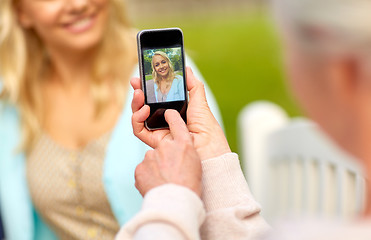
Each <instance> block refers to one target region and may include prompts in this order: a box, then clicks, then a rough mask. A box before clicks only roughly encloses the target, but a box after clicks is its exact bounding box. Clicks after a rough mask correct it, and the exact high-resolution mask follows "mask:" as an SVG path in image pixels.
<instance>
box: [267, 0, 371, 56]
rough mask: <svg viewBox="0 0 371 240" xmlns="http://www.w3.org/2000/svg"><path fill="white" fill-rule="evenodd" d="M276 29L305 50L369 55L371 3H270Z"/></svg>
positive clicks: (344, 0)
mask: <svg viewBox="0 0 371 240" xmlns="http://www.w3.org/2000/svg"><path fill="white" fill-rule="evenodd" d="M272 1H273V7H274V13H275V15H276V19H277V20H278V21H279V23H280V25H281V26H282V27H284V28H288V30H289V31H291V32H292V33H293V34H294V36H295V37H296V38H297V39H298V40H299V41H300V43H303V44H306V46H307V47H311V48H313V47H314V48H318V47H320V48H321V47H324V48H326V49H329V48H331V49H337V50H339V49H340V50H343V51H359V50H360V51H362V52H365V51H367V52H371V0H272Z"/></svg>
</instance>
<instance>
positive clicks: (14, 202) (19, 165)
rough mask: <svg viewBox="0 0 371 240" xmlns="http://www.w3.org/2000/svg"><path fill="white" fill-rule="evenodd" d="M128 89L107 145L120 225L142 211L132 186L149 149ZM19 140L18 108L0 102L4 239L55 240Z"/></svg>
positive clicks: (106, 173)
mask: <svg viewBox="0 0 371 240" xmlns="http://www.w3.org/2000/svg"><path fill="white" fill-rule="evenodd" d="M187 60H188V65H189V66H191V67H192V68H193V71H194V73H195V75H196V76H197V77H198V78H199V79H202V77H201V75H200V74H199V72H198V71H197V69H196V68H195V66H194V65H193V63H192V62H191V60H190V59H187ZM134 76H139V72H138V71H136V73H135V74H134ZM205 87H206V94H207V98H208V103H209V105H210V108H211V109H212V112H213V113H214V115H215V117H216V119H217V120H219V122H220V121H221V117H220V114H219V110H218V108H217V107H216V106H217V105H216V102H215V99H214V98H213V96H212V94H211V92H210V91H209V90H208V88H207V86H206V85H205ZM128 88H129V89H130V90H129V91H128V93H127V99H126V101H125V105H124V108H123V111H122V114H121V116H120V118H119V120H118V122H117V124H116V126H115V128H114V130H113V132H112V135H111V139H110V140H109V143H108V146H107V151H106V156H105V159H104V166H103V179H102V181H103V185H104V189H105V192H106V194H107V198H108V201H109V203H110V205H111V208H112V212H113V214H114V216H115V218H116V219H117V221H118V222H119V224H120V225H123V224H125V223H126V222H127V221H128V220H129V219H130V218H131V217H133V216H134V215H135V214H136V213H137V212H138V211H139V210H140V208H141V205H142V197H141V195H140V194H139V192H138V191H137V189H136V188H135V186H134V183H135V179H134V172H135V168H136V166H137V165H138V163H140V162H141V161H142V160H143V158H144V155H145V153H146V152H147V150H148V149H149V147H148V146H146V145H145V144H144V143H142V142H141V141H140V140H139V139H138V138H136V137H135V136H134V134H133V130H132V125H131V116H132V112H131V106H130V105H131V100H132V96H133V92H134V91H133V90H132V88H131V87H129V86H128ZM0 90H1V81H0ZM220 123H221V122H220ZM20 138H21V129H20V118H19V113H18V111H17V109H16V108H15V107H14V106H10V105H5V104H3V103H2V102H0V209H1V217H2V220H3V224H4V231H5V235H6V237H7V239H8V240H33V239H37V240H49V239H56V236H55V234H54V232H53V231H52V230H51V229H50V228H49V226H48V225H47V224H45V223H44V222H43V221H42V219H41V218H40V216H39V214H38V213H37V212H36V210H35V208H34V206H33V204H32V201H31V197H30V193H29V190H28V185H27V180H26V158H25V155H24V153H23V152H17V151H16V148H17V147H18V145H19V142H20Z"/></svg>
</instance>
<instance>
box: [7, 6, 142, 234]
mask: <svg viewBox="0 0 371 240" xmlns="http://www.w3.org/2000/svg"><path fill="white" fill-rule="evenodd" d="M125 9H126V7H125V3H124V2H123V1H121V0H69V1H59V0H58V1H41V0H2V1H0V22H1V26H0V63H1V64H0V75H1V80H2V81H1V82H0V83H1V84H0V91H1V99H0V105H1V106H2V108H1V112H0V126H1V128H0V165H1V167H0V172H1V173H0V185H1V187H0V196H1V198H0V206H1V209H2V212H1V217H2V218H3V220H4V222H5V223H6V224H5V228H6V229H5V232H6V234H7V238H9V239H32V238H35V239H52V238H53V237H51V236H55V235H56V236H57V237H58V238H59V239H87V238H93V237H95V238H99V239H103V238H104V239H106V238H107V239H112V238H113V237H114V236H115V234H116V232H117V230H118V229H119V226H120V224H123V223H124V222H126V221H127V219H129V218H130V216H131V215H132V214H134V213H135V212H136V211H137V210H138V209H139V207H140V203H141V197H140V195H139V194H138V193H137V191H136V189H135V187H134V184H133V183H132V180H131V174H132V173H133V172H134V169H135V166H136V164H137V163H138V162H140V161H141V160H142V158H143V155H144V153H145V150H146V149H147V148H146V147H145V146H144V145H143V144H142V143H140V142H139V141H136V140H135V139H133V138H134V136H132V134H131V131H129V129H130V125H129V121H128V119H130V117H129V113H127V112H126V111H124V109H127V106H126V105H125V103H126V102H127V100H126V97H127V95H130V94H128V83H129V78H130V76H131V74H132V72H133V70H134V67H135V66H136V51H135V33H134V31H133V30H132V29H131V27H130V26H129V24H128V20H127V18H126V16H125V15H123V13H125ZM126 115H127V116H126ZM103 116H104V117H103ZM117 129H120V133H117V132H118V130H117ZM4 139H6V142H4V141H3V140H4ZM126 141H129V142H130V143H131V146H130V147H129V146H128V147H125V146H124V147H122V146H121V144H124V143H125V142H126ZM116 142H120V145H118V144H117V143H116ZM17 147H18V149H20V150H19V151H17V154H14V152H15V149H16V148H17ZM116 169H122V171H121V172H120V173H118V172H117V171H116ZM116 189H120V191H121V192H117V191H116ZM50 229H53V231H50Z"/></svg>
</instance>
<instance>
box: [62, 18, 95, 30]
mask: <svg viewBox="0 0 371 240" xmlns="http://www.w3.org/2000/svg"><path fill="white" fill-rule="evenodd" d="M94 20H95V15H92V16H87V17H83V18H80V19H78V20H75V21H73V22H71V23H67V24H63V27H64V28H65V29H66V30H67V31H69V32H71V33H82V32H85V31H87V30H89V29H90V28H92V27H93V25H94V22H95V21H94Z"/></svg>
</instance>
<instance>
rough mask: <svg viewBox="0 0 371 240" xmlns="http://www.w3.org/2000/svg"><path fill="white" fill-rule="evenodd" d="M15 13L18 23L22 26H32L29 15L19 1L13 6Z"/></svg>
mask: <svg viewBox="0 0 371 240" xmlns="http://www.w3.org/2000/svg"><path fill="white" fill-rule="evenodd" d="M15 13H16V14H17V19H18V22H19V24H20V25H21V26H22V27H23V28H31V27H32V21H31V19H30V17H29V16H28V14H27V12H26V11H25V10H24V7H23V6H22V3H21V2H20V3H18V4H17V5H16V6H15Z"/></svg>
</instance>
